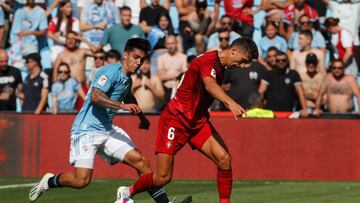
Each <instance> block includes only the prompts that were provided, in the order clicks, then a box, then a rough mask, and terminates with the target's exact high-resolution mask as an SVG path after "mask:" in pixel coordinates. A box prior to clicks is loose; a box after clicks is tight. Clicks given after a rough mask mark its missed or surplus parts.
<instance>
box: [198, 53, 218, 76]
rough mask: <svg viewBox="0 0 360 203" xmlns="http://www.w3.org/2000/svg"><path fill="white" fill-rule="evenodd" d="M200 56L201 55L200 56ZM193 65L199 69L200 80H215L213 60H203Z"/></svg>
mask: <svg viewBox="0 0 360 203" xmlns="http://www.w3.org/2000/svg"><path fill="white" fill-rule="evenodd" d="M200 56H201V55H200ZM194 65H196V66H198V68H199V69H200V74H201V78H205V77H212V78H214V79H216V74H217V73H216V70H215V69H214V68H213V67H214V60H209V59H206V58H203V59H202V60H201V61H196V63H194Z"/></svg>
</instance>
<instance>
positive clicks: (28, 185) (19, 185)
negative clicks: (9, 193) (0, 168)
mask: <svg viewBox="0 0 360 203" xmlns="http://www.w3.org/2000/svg"><path fill="white" fill-rule="evenodd" d="M34 185H36V183H26V184H15V185H1V186H0V190H1V189H9V188H21V187H32V186H34Z"/></svg>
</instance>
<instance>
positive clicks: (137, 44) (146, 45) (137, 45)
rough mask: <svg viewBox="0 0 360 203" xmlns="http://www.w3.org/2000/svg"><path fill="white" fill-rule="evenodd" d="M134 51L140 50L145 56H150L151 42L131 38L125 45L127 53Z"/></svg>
mask: <svg viewBox="0 0 360 203" xmlns="http://www.w3.org/2000/svg"><path fill="white" fill-rule="evenodd" d="M134 49H140V50H141V51H143V52H145V54H146V55H147V54H149V52H150V50H151V45H150V42H149V41H148V40H146V39H142V38H131V39H129V40H128V41H127V42H126V44H125V51H126V52H131V51H133V50H134Z"/></svg>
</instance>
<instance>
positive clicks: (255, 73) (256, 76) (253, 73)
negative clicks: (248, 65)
mask: <svg viewBox="0 0 360 203" xmlns="http://www.w3.org/2000/svg"><path fill="white" fill-rule="evenodd" d="M249 78H250V79H251V80H257V79H258V73H257V72H255V71H251V72H250V73H249Z"/></svg>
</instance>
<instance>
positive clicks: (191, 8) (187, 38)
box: [174, 0, 197, 52]
mask: <svg viewBox="0 0 360 203" xmlns="http://www.w3.org/2000/svg"><path fill="white" fill-rule="evenodd" d="M196 1H197V0H174V3H175V6H176V10H177V11H178V13H179V32H180V34H181V38H182V40H183V41H182V43H183V48H184V52H186V51H187V50H188V49H190V48H191V47H192V46H193V43H194V41H193V39H192V37H191V33H190V32H189V29H188V28H187V27H188V22H187V19H188V16H189V15H190V14H191V13H193V12H195V11H196V7H195V2H196Z"/></svg>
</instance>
